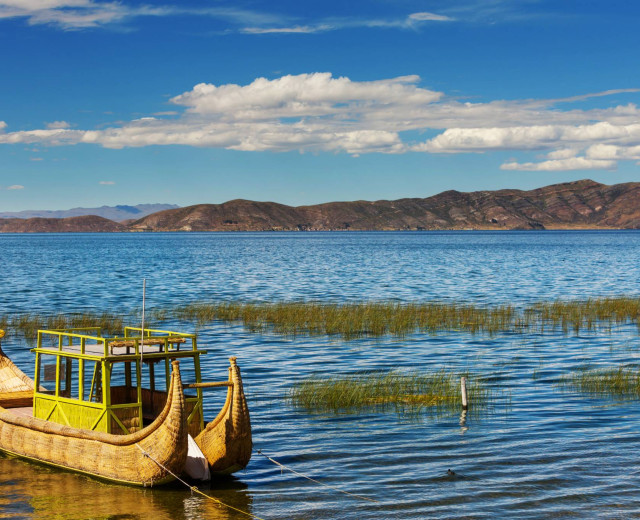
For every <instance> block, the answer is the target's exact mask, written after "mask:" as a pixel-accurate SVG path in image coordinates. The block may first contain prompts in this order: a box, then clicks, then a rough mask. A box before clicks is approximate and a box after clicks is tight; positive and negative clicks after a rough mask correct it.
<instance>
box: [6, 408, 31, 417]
mask: <svg viewBox="0 0 640 520" xmlns="http://www.w3.org/2000/svg"><path fill="white" fill-rule="evenodd" d="M8 411H9V412H11V413H12V414H13V415H19V416H20V417H33V406H22V407H20V408H8Z"/></svg>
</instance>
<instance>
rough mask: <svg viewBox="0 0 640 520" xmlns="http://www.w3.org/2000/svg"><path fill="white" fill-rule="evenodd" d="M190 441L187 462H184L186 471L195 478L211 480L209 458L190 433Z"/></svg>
mask: <svg viewBox="0 0 640 520" xmlns="http://www.w3.org/2000/svg"><path fill="white" fill-rule="evenodd" d="M188 443H189V444H188V445H189V451H188V452H187V462H185V464H184V471H185V473H186V474H187V475H189V476H190V477H191V478H192V479H194V480H211V472H210V471H209V463H208V462H207V458H206V457H205V456H204V453H202V450H200V448H199V447H198V445H197V444H196V441H194V440H193V437H191V435H189V438H188Z"/></svg>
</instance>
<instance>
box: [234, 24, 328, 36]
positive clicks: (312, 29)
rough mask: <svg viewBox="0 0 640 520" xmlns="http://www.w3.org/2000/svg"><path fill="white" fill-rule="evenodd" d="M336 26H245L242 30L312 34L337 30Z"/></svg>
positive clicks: (258, 32)
mask: <svg viewBox="0 0 640 520" xmlns="http://www.w3.org/2000/svg"><path fill="white" fill-rule="evenodd" d="M335 29H336V26H334V25H329V24H320V25H294V26H291V27H243V28H242V29H241V32H243V33H246V34H287V33H289V34H312V33H319V32H326V31H331V30H335Z"/></svg>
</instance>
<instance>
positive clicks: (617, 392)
mask: <svg viewBox="0 0 640 520" xmlns="http://www.w3.org/2000/svg"><path fill="white" fill-rule="evenodd" d="M560 386H562V387H565V388H571V389H573V390H577V391H578V392H582V393H585V394H590V395H594V396H598V397H614V398H617V399H635V398H638V397H640V370H639V369H638V368H625V367H623V366H619V367H614V368H598V369H588V368H584V369H582V370H579V371H577V372H575V373H573V374H570V375H568V376H565V377H564V378H563V379H562V380H561V381H560Z"/></svg>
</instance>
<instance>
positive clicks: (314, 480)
mask: <svg viewBox="0 0 640 520" xmlns="http://www.w3.org/2000/svg"><path fill="white" fill-rule="evenodd" d="M258 454H259V455H262V456H263V457H265V458H267V459H269V460H270V461H271V462H273V463H274V464H275V465H276V466H279V467H280V468H281V469H286V470H287V471H290V472H291V473H293V474H294V475H298V476H299V477H302V478H306V479H307V480H310V481H311V482H315V483H316V484H319V485H320V486H324V487H327V488H329V489H333V490H335V491H339V492H340V493H344V494H345V495H349V496H350V497H354V498H359V499H360V500H366V501H368V502H375V503H376V504H379V503H380V502H378V501H377V500H374V499H373V498H369V497H365V496H362V495H356V494H355V493H349V491H345V490H344V489H340V488H337V487H335V486H330V485H329V484H325V483H324V482H320V481H318V480H316V479H314V478H311V477H308V476H307V475H303V474H302V473H300V472H298V471H296V470H295V469H291V468H289V467H287V466H285V465H284V464H281V463H280V462H278V461H277V460H275V459H272V458H271V457H269V456H268V455H267V454H266V453H262V450H258Z"/></svg>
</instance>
